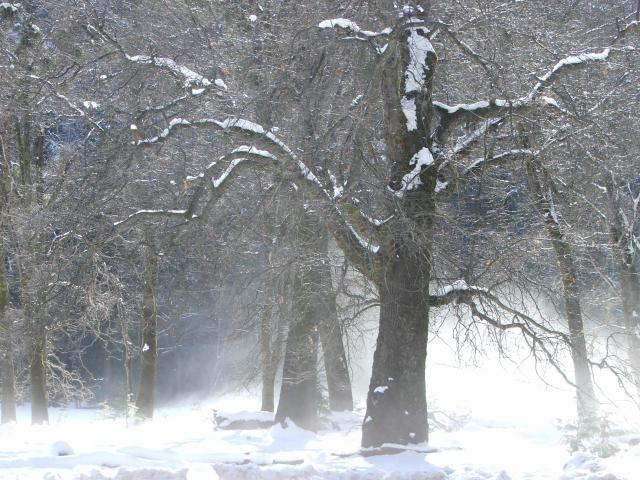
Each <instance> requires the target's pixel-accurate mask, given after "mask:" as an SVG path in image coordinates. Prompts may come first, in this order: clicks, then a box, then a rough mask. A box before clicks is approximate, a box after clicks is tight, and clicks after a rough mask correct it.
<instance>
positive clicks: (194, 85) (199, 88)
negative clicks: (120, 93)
mask: <svg viewBox="0 0 640 480" xmlns="http://www.w3.org/2000/svg"><path fill="white" fill-rule="evenodd" d="M87 31H88V32H89V33H90V34H92V35H96V36H98V37H99V38H100V39H102V40H103V41H105V42H107V43H110V44H111V45H113V46H114V47H116V49H117V50H118V52H120V54H121V55H122V56H123V57H124V58H125V59H126V60H127V61H128V62H131V63H134V64H138V65H150V66H153V67H156V68H159V69H162V70H165V71H168V72H169V73H171V75H173V76H174V77H176V78H178V79H180V80H182V81H183V85H184V87H185V88H191V89H192V90H191V95H193V96H196V95H200V94H202V93H203V92H204V91H205V90H206V89H209V88H211V87H213V86H215V87H217V88H219V89H221V90H227V85H226V84H225V82H224V80H222V79H221V78H216V79H215V80H213V82H212V81H211V80H209V79H208V78H207V77H205V76H204V75H201V74H200V73H198V72H196V71H194V70H192V69H190V68H189V67H187V66H185V65H181V64H179V63H177V62H176V61H175V60H173V59H171V58H167V57H156V56H152V55H130V54H129V53H128V52H126V51H125V49H124V48H123V47H122V45H120V44H119V43H118V42H117V41H116V40H115V39H114V38H112V37H110V36H109V35H108V34H107V33H106V32H104V31H103V30H102V29H101V28H99V27H96V26H94V25H91V24H87Z"/></svg>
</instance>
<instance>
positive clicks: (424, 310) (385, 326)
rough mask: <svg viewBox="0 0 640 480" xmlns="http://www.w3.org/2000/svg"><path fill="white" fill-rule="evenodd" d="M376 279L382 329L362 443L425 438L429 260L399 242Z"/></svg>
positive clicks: (367, 445)
mask: <svg viewBox="0 0 640 480" xmlns="http://www.w3.org/2000/svg"><path fill="white" fill-rule="evenodd" d="M394 253H395V254H394V255H391V256H390V257H389V258H388V263H387V264H386V265H385V267H384V273H383V279H382V281H381V282H380V285H379V289H380V304H381V306H380V327H379V332H378V340H377V344H376V351H375V354H374V357H373V370H372V374H371V383H370V385H369V392H368V396H367V413H366V416H365V419H364V423H363V424H362V446H363V447H372V446H380V445H382V444H383V443H399V444H407V443H419V442H424V441H427V438H428V428H427V402H426V393H425V392H426V386H425V362H426V355H427V337H428V325H429V305H428V300H427V292H428V290H427V289H428V285H429V269H428V264H427V263H426V262H423V261H422V260H423V259H420V258H417V256H416V254H415V252H414V251H412V249H411V248H410V247H409V245H407V244H402V243H400V244H397V246H396V250H395V252H394Z"/></svg>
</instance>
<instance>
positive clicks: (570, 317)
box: [527, 161, 598, 421]
mask: <svg viewBox="0 0 640 480" xmlns="http://www.w3.org/2000/svg"><path fill="white" fill-rule="evenodd" d="M527 175H528V178H529V183H530V186H531V190H532V193H533V203H534V206H535V208H536V209H537V210H538V212H539V213H540V215H541V216H542V218H543V220H544V225H545V228H546V231H547V235H549V239H550V240H551V245H552V247H553V251H554V253H555V256H556V262H557V264H558V270H559V272H560V281H561V283H562V293H563V300H564V307H565V314H566V316H567V323H568V325H569V334H570V342H571V357H572V360H573V369H574V374H575V385H576V398H577V410H578V418H579V419H580V420H581V421H586V420H589V418H592V417H593V416H594V415H595V414H596V413H597V411H598V404H597V400H596V397H595V392H594V388H593V381H592V379H591V369H590V367H589V357H588V355H587V344H586V341H585V335H584V325H583V321H582V310H581V308H580V289H579V286H578V277H577V273H576V268H575V264H574V260H573V254H572V251H571V245H570V244H569V243H568V242H567V241H566V239H565V237H564V232H563V231H562V228H561V226H560V223H559V220H558V214H557V212H556V209H555V205H554V203H553V198H552V192H553V185H552V184H551V181H550V180H549V179H545V180H543V178H544V175H545V172H544V171H543V170H542V169H541V168H540V166H539V165H536V164H535V162H533V161H529V162H527Z"/></svg>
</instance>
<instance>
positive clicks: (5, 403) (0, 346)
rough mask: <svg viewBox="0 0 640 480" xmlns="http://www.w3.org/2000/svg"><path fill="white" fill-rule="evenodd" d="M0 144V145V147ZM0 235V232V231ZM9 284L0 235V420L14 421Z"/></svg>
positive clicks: (14, 405)
mask: <svg viewBox="0 0 640 480" xmlns="http://www.w3.org/2000/svg"><path fill="white" fill-rule="evenodd" d="M1 147H2V146H1V145H0V148H1ZM0 235H2V232H0ZM8 306H9V285H8V282H7V275H6V271H5V266H4V250H3V248H2V242H1V237H0V375H2V394H1V396H0V401H1V402H2V411H1V412H0V422H1V423H9V422H15V421H16V374H15V369H14V365H13V343H12V341H11V337H12V327H13V326H12V324H11V320H10V319H9V318H7V307H8Z"/></svg>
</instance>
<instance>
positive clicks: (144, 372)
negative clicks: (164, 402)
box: [136, 242, 158, 418]
mask: <svg viewBox="0 0 640 480" xmlns="http://www.w3.org/2000/svg"><path fill="white" fill-rule="evenodd" d="M144 249H145V253H144V255H145V256H144V258H145V271H144V292H143V298H142V353H141V365H140V382H139V384H138V395H137V398H136V408H137V414H138V415H139V416H140V417H141V418H153V409H154V403H155V384H156V363H157V359H158V339H157V330H158V317H157V311H156V292H157V287H158V285H157V284H158V255H157V253H156V251H155V249H154V248H153V243H151V242H150V243H149V244H148V245H146V246H145V247H144Z"/></svg>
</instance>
